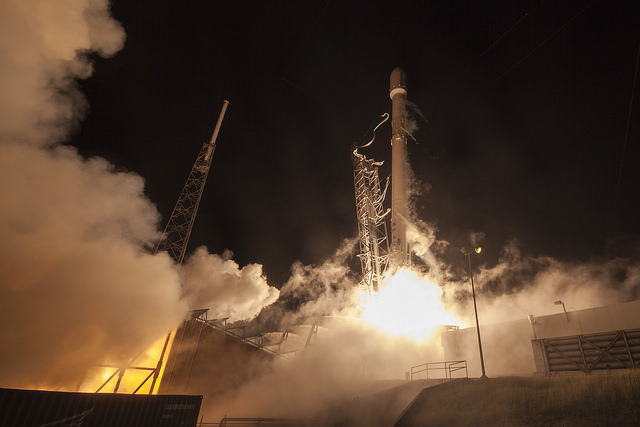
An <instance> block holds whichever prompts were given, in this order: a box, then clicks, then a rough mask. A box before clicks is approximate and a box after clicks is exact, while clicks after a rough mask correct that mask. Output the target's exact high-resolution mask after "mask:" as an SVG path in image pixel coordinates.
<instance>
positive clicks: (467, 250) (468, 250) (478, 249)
mask: <svg viewBox="0 0 640 427" xmlns="http://www.w3.org/2000/svg"><path fill="white" fill-rule="evenodd" d="M460 252H462V255H467V256H468V255H471V254H472V253H474V252H475V253H477V254H479V253H480V252H482V248H481V247H480V246H478V247H476V248H467V247H466V246H463V247H462V248H460Z"/></svg>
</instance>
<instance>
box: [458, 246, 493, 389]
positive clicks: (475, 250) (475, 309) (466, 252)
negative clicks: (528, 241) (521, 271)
mask: <svg viewBox="0 0 640 427" xmlns="http://www.w3.org/2000/svg"><path fill="white" fill-rule="evenodd" d="M460 252H462V254H463V255H466V257H467V261H469V277H470V278H471V293H472V295H473V312H474V313H475V315H476V331H477V332H478V350H479V351H480V367H481V368H482V376H481V377H480V378H487V374H486V373H485V370H484V356H483V355H482V340H481V339H480V323H479V322H478V306H477V305H476V288H475V286H474V284H473V270H472V269H471V254H472V253H476V254H479V253H480V252H482V248H481V247H479V246H478V247H477V248H471V249H469V248H462V249H460Z"/></svg>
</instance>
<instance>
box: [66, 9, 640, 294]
mask: <svg viewBox="0 0 640 427" xmlns="http://www.w3.org/2000/svg"><path fill="white" fill-rule="evenodd" d="M112 3H113V7H112V12H113V16H114V18H115V19H116V20H118V21H120V22H121V23H122V25H123V27H124V30H125V31H126V33H127V40H126V43H125V46H124V48H123V50H121V51H120V52H119V53H117V54H116V55H115V56H114V57H112V58H108V59H101V58H96V60H95V73H94V75H93V76H92V77H90V78H89V79H88V80H86V81H82V82H80V83H79V84H80V86H81V88H82V90H83V92H84V93H85V94H86V96H87V99H88V103H89V105H90V111H89V113H88V115H87V117H86V119H85V120H84V121H83V122H82V123H81V124H80V127H79V128H78V130H77V131H76V133H75V134H74V135H73V137H72V138H71V140H70V143H71V144H72V145H75V146H77V147H78V148H79V149H80V152H81V153H82V154H83V155H85V156H94V155H99V156H102V157H105V158H106V159H108V160H109V161H110V162H112V163H113V164H115V165H116V167H117V168H118V169H119V170H129V171H133V172H136V173H138V174H140V175H141V176H142V177H144V179H145V182H146V191H147V194H148V196H149V198H150V199H151V200H152V201H153V202H154V203H155V204H156V205H157V207H158V209H159V211H160V212H161V214H162V217H163V223H162V226H164V223H165V222H166V220H167V218H168V216H169V215H170V213H171V210H172V208H173V206H174V205H175V203H176V200H177V198H178V195H179V194H180V191H181V189H182V186H183V184H184V182H185V180H186V178H187V176H188V173H189V171H190V169H191V166H192V165H193V162H194V160H195V157H196V155H197V154H198V151H199V149H200V147H201V145H202V144H203V143H204V142H206V141H208V140H209V138H210V137H211V134H212V132H213V129H214V126H215V123H216V120H217V118H218V114H219V112H220V109H221V107H222V102H223V100H224V99H228V100H229V102H230V105H229V108H228V110H227V114H226V117H225V119H224V123H223V125H222V130H221V132H220V136H219V138H218V144H217V149H216V152H215V155H214V158H213V165H212V169H211V172H210V175H209V180H208V182H207V187H206V189H205V193H204V196H203V200H202V203H201V206H200V210H199V212H198V217H197V218H196V223H195V226H194V230H193V234H192V237H191V242H190V246H189V248H190V249H189V252H192V251H193V250H194V249H195V248H196V247H197V246H200V245H206V246H207V247H208V248H209V251H210V252H212V253H222V251H223V250H225V249H230V250H231V251H233V252H234V254H235V255H234V259H235V260H236V261H237V262H238V263H239V264H240V265H245V264H248V263H261V264H263V266H264V272H265V273H266V275H267V277H268V278H269V283H270V284H271V285H272V286H276V287H280V286H281V285H282V284H283V283H284V282H285V281H286V279H287V277H288V270H289V267H290V265H291V264H292V263H293V262H294V261H296V260H300V261H302V262H303V263H305V264H309V263H318V262H320V261H322V259H323V258H326V257H328V256H330V255H331V254H332V253H333V252H334V251H335V250H336V248H337V247H338V246H339V244H340V242H341V241H342V240H343V239H345V238H349V237H353V236H355V235H356V234H357V223H356V217H355V201H354V192H353V175H352V166H351V159H350V146H351V144H352V143H353V142H366V141H368V140H369V139H370V138H371V132H370V131H371V129H372V127H373V126H375V125H376V124H377V122H378V117H379V115H380V114H382V113H384V112H389V113H390V112H391V111H390V110H391V101H390V99H389V96H388V93H389V74H390V73H391V70H392V69H393V68H395V67H397V66H401V67H403V68H404V69H405V72H406V74H407V78H408V99H409V100H410V101H411V102H413V103H414V104H415V105H416V106H417V107H418V108H419V110H420V111H421V112H422V114H423V115H424V119H422V118H420V117H419V115H417V116H416V120H417V124H418V126H419V130H418V131H417V132H416V134H415V135H414V136H415V139H416V141H410V142H409V156H410V162H411V165H412V168H413V170H414V172H415V175H416V178H417V179H418V180H419V185H418V186H419V187H420V188H422V190H423V192H422V194H421V195H420V196H418V197H417V198H416V209H417V215H418V217H419V218H420V219H422V220H424V221H427V222H429V223H433V224H435V226H436V227H437V228H438V233H437V237H438V238H439V239H443V240H446V241H448V242H450V246H451V250H450V254H449V258H448V259H449V260H450V262H460V263H462V262H464V259H463V257H462V256H461V255H460V252H459V248H460V246H462V245H466V244H468V243H469V236H470V233H479V232H482V233H484V235H485V238H484V240H483V241H482V244H483V245H484V246H485V249H486V251H485V253H486V255H485V257H484V258H483V262H485V263H487V264H488V265H490V264H491V263H492V262H496V261H497V259H498V257H499V255H500V251H501V250H502V248H503V247H504V246H505V244H506V243H507V242H509V241H510V240H511V239H514V238H515V239H517V240H518V242H519V244H520V245H521V247H522V248H523V251H525V253H528V254H531V255H549V256H553V257H557V258H560V259H577V260H587V259H591V258H593V257H613V256H616V255H620V254H626V255H629V252H630V251H635V252H638V244H637V243H638V242H639V239H638V235H639V234H640V221H639V218H640V191H639V190H640V185H639V183H640V125H639V122H640V99H638V92H639V91H640V82H638V85H637V86H636V88H635V92H636V99H635V100H634V101H633V108H631V109H630V104H631V101H632V92H633V88H634V78H635V69H636V61H637V56H638V52H639V46H640V2H637V1H635V0H628V1H627V0H620V1H615V2H608V1H604V0H600V1H591V2H589V1H561V2H559V1H524V0H522V1H513V0H512V1H507V0H504V1H480V0H478V1H415V2H395V3H394V2H377V1H368V2H360V1H357V2H343V1H323V2H307V1H295V2H294V1H271V2H268V1H235V0H234V1H214V0H190V1H186V2H185V1H176V0H167V1H161V2H157V1H153V2H152V1H148V0H138V1H135V2H132V1H126V0H114V1H113V2H112ZM628 122H629V123H630V125H629V126H628V125H627V123H628ZM390 133H391V131H390V125H389V124H387V125H385V126H383V127H381V128H380V130H379V132H378V138H377V140H376V143H375V144H374V147H372V148H371V149H364V150H362V152H363V153H364V154H365V155H368V156H372V157H375V158H376V159H377V160H385V161H386V162H385V165H384V167H383V168H382V170H381V174H382V175H384V176H386V175H388V174H390V169H389V168H390V163H391V158H390V156H391V149H390V145H389V139H390ZM389 200H390V199H389Z"/></svg>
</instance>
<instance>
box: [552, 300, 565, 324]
mask: <svg viewBox="0 0 640 427" xmlns="http://www.w3.org/2000/svg"><path fill="white" fill-rule="evenodd" d="M553 303H554V304H555V305H560V304H562V311H564V318H565V319H567V322H569V315H568V314H567V309H566V308H564V303H563V302H562V301H561V300H558V301H554V302H553Z"/></svg>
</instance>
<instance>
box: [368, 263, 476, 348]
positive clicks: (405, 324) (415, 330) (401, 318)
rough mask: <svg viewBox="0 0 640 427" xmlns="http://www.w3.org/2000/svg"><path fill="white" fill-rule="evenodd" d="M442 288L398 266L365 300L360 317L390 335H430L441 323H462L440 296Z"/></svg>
mask: <svg viewBox="0 0 640 427" xmlns="http://www.w3.org/2000/svg"><path fill="white" fill-rule="evenodd" d="M441 297H442V290H441V289H440V288H439V287H438V285H437V284H435V283H433V282H432V281H431V280H430V279H429V278H427V277H424V276H419V275H418V274H417V273H415V272H413V271H410V270H399V271H398V272H397V273H396V274H394V275H393V276H391V277H389V278H388V279H386V280H385V283H384V286H383V287H382V289H381V290H380V291H379V292H378V294H377V295H373V296H371V297H370V298H369V300H368V301H367V302H366V307H365V308H364V310H363V311H362V315H361V318H362V319H363V320H365V321H366V322H368V323H370V324H372V325H374V326H375V327H377V328H378V329H380V330H381V331H383V332H385V333H387V334H389V335H391V336H394V337H396V336H406V337H409V338H412V339H414V340H416V341H425V340H428V339H430V338H431V337H432V336H433V334H434V332H436V330H437V329H438V328H439V327H441V326H443V325H462V324H463V322H462V321H461V320H460V319H457V318H456V317H455V316H454V315H453V313H451V312H450V311H448V310H447V309H446V308H445V306H444V304H443V303H442V300H441Z"/></svg>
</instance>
